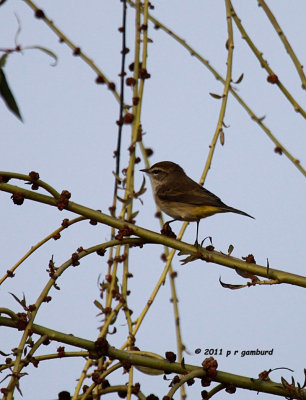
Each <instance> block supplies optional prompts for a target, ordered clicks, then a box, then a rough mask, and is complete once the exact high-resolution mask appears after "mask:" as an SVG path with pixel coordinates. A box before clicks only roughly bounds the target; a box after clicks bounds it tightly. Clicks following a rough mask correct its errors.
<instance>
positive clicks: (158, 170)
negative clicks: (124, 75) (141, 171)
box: [152, 169, 160, 175]
mask: <svg viewBox="0 0 306 400" xmlns="http://www.w3.org/2000/svg"><path fill="white" fill-rule="evenodd" d="M159 173H160V169H153V171H152V174H154V175H157V174H159Z"/></svg>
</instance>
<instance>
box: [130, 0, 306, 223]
mask: <svg viewBox="0 0 306 400" xmlns="http://www.w3.org/2000/svg"><path fill="white" fill-rule="evenodd" d="M127 2H128V3H129V4H130V6H132V7H135V3H134V2H133V1H132V0H127ZM148 18H149V20H150V21H151V22H152V23H153V24H154V25H155V26H158V27H159V28H160V29H162V30H163V31H164V32H166V33H167V34H168V35H169V36H171V37H172V38H173V39H174V40H175V41H177V42H178V43H179V44H180V45H182V46H183V47H184V48H185V49H186V50H187V51H188V52H189V53H190V54H191V55H192V56H193V57H195V58H196V59H197V60H199V61H200V62H201V63H202V64H203V65H204V66H205V67H206V68H207V69H208V70H209V71H210V72H211V73H212V74H213V75H214V77H215V78H216V79H217V80H218V81H220V82H222V83H223V84H224V83H225V79H224V78H223V77H222V75H221V74H219V72H218V71H217V70H216V69H215V68H214V67H212V66H211V65H210V63H209V61H208V60H206V59H205V58H204V57H202V56H201V55H200V54H199V53H198V52H197V51H196V50H195V49H194V48H193V47H191V46H190V45H189V44H188V43H186V41H185V40H184V39H182V38H181V37H180V36H178V35H177V34H176V33H174V32H173V31H172V30H171V29H169V28H167V26H166V25H164V24H163V23H162V22H160V21H159V20H157V19H156V18H154V17H153V16H152V15H150V14H149V16H148ZM230 92H231V94H232V95H233V96H234V97H235V99H236V100H237V101H238V103H239V104H241V106H242V107H243V108H244V109H245V110H246V112H247V113H248V114H249V116H250V117H251V119H252V120H253V121H255V122H256V123H257V124H258V126H259V127H260V128H261V129H262V130H263V131H264V132H265V133H266V134H267V136H268V137H269V138H270V140H271V141H272V142H273V143H274V145H275V147H276V148H277V149H280V150H281V152H282V153H283V154H285V155H286V157H288V159H289V160H290V161H291V162H292V163H293V165H295V166H296V168H298V170H299V171H300V172H301V173H302V174H303V175H304V176H306V170H305V169H304V168H303V166H302V165H301V163H300V161H299V160H298V159H297V158H295V157H294V156H293V155H292V154H291V153H290V152H289V151H288V150H287V149H286V148H285V147H284V145H283V144H281V143H280V142H279V140H277V139H276V137H275V136H274V135H273V133H272V132H271V130H270V129H269V128H268V127H267V126H266V125H265V124H264V123H263V118H260V117H258V116H257V115H256V114H255V113H254V112H253V111H252V110H251V108H250V107H249V106H248V105H247V104H246V102H245V101H244V100H243V99H242V97H240V96H239V95H238V94H237V92H236V91H235V90H234V88H232V87H230ZM186 224H187V223H186ZM184 225H185V224H184Z"/></svg>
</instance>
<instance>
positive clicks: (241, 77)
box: [234, 73, 244, 85]
mask: <svg viewBox="0 0 306 400" xmlns="http://www.w3.org/2000/svg"><path fill="white" fill-rule="evenodd" d="M243 77H244V74H243V73H242V74H241V75H240V76H239V78H238V79H237V80H236V82H234V83H235V84H237V85H238V83H240V82H241V81H242V79H243Z"/></svg>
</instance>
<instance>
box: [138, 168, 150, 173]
mask: <svg viewBox="0 0 306 400" xmlns="http://www.w3.org/2000/svg"><path fill="white" fill-rule="evenodd" d="M140 171H141V172H145V173H146V174H148V173H149V168H145V169H141V170H140Z"/></svg>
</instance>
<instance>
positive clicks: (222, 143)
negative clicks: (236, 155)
mask: <svg viewBox="0 0 306 400" xmlns="http://www.w3.org/2000/svg"><path fill="white" fill-rule="evenodd" d="M224 142H225V138H224V131H223V130H221V132H220V143H221V145H222V146H224Z"/></svg>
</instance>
